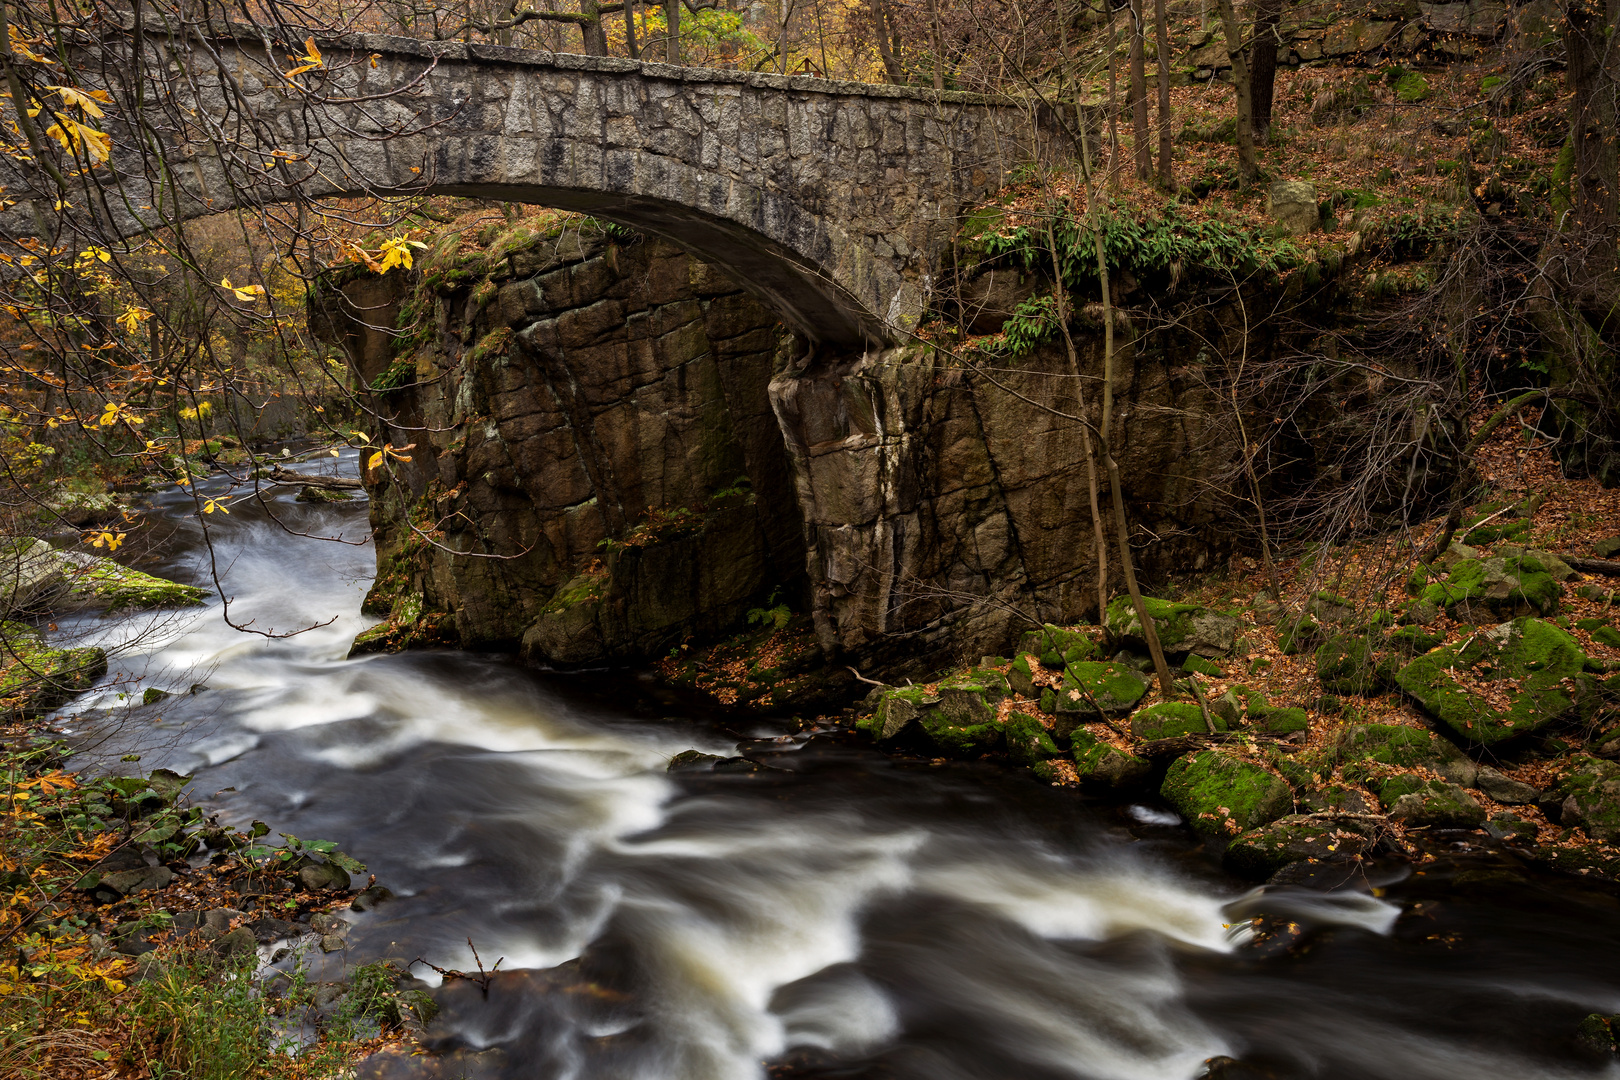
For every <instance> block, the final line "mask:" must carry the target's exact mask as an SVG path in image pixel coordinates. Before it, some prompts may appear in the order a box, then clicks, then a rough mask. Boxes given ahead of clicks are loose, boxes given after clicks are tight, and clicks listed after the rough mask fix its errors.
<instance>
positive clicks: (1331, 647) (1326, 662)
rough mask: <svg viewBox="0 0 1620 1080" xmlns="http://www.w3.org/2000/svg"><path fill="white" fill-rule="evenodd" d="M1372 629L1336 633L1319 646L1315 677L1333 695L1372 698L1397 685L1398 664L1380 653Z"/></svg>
mask: <svg viewBox="0 0 1620 1080" xmlns="http://www.w3.org/2000/svg"><path fill="white" fill-rule="evenodd" d="M1380 643H1381V642H1380V640H1379V639H1378V638H1376V637H1375V636H1374V633H1373V632H1363V633H1359V634H1336V635H1334V636H1333V637H1331V638H1329V639H1328V640H1327V641H1325V642H1323V643H1322V644H1321V645H1319V646H1317V649H1316V677H1317V678H1318V679H1319V680H1321V683H1322V689H1324V690H1326V691H1327V692H1328V693H1330V694H1355V695H1358V696H1361V697H1370V696H1372V695H1375V694H1381V693H1383V692H1384V691H1385V690H1388V689H1389V688H1390V687H1391V686H1393V685H1394V677H1395V665H1394V664H1393V662H1391V661H1390V660H1388V659H1386V658H1384V657H1382V656H1379V655H1377V652H1376V648H1377V645H1378V644H1380Z"/></svg>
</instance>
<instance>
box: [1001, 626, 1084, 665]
mask: <svg viewBox="0 0 1620 1080" xmlns="http://www.w3.org/2000/svg"><path fill="white" fill-rule="evenodd" d="M1099 652H1101V649H1100V648H1099V647H1098V645H1097V642H1096V641H1095V640H1094V638H1093V637H1092V636H1091V635H1090V634H1088V633H1087V632H1086V631H1084V630H1069V629H1065V628H1064V627H1061V626H1053V625H1052V624H1051V623H1048V624H1046V625H1045V626H1043V627H1041V628H1040V629H1039V630H1031V631H1029V632H1028V633H1026V634H1025V635H1024V636H1023V637H1022V638H1021V639H1020V640H1019V642H1018V648H1017V649H1015V650H1013V656H1014V658H1015V659H1019V658H1022V657H1024V656H1028V655H1033V656H1035V657H1038V658H1039V659H1040V662H1041V663H1042V664H1043V665H1045V666H1046V667H1052V668H1055V667H1062V666H1063V665H1064V664H1077V663H1080V662H1082V661H1085V660H1092V659H1095V658H1096V656H1097V654H1098V653H1099Z"/></svg>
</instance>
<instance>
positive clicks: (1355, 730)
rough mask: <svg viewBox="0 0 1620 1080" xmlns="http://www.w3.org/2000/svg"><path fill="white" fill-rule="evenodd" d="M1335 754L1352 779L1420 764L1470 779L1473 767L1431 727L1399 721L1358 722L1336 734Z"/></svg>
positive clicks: (1462, 779)
mask: <svg viewBox="0 0 1620 1080" xmlns="http://www.w3.org/2000/svg"><path fill="white" fill-rule="evenodd" d="M1334 754H1335V756H1336V758H1337V760H1339V761H1340V762H1342V763H1343V768H1342V769H1341V775H1342V776H1343V777H1344V778H1345V779H1346V780H1348V781H1350V782H1351V783H1361V782H1363V781H1371V780H1376V779H1378V778H1380V777H1383V776H1387V775H1388V774H1389V773H1391V772H1393V771H1397V770H1403V769H1414V768H1418V767H1420V766H1422V767H1427V768H1431V769H1433V770H1435V771H1436V772H1438V773H1439V774H1440V775H1442V776H1445V777H1447V778H1449V779H1451V780H1453V781H1458V782H1468V783H1472V782H1473V775H1474V767H1473V765H1472V763H1471V762H1470V761H1469V760H1468V758H1467V756H1466V755H1465V754H1463V752H1462V751H1461V750H1459V749H1457V747H1456V746H1454V745H1453V744H1451V743H1450V742H1447V741H1446V740H1445V739H1443V738H1441V737H1440V736H1438V735H1436V734H1435V733H1434V732H1432V731H1425V730H1423V729H1422V728H1415V727H1406V726H1403V725H1400V724H1357V725H1355V726H1353V727H1349V728H1346V729H1345V731H1344V733H1343V734H1341V735H1340V736H1339V741H1338V743H1337V745H1336V746H1335V747H1334Z"/></svg>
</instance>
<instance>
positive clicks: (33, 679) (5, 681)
mask: <svg viewBox="0 0 1620 1080" xmlns="http://www.w3.org/2000/svg"><path fill="white" fill-rule="evenodd" d="M105 674H107V654H106V653H104V652H102V651H101V650H100V649H97V648H93V647H84V648H77V649H57V648H52V647H51V646H50V645H48V644H46V642H45V636H44V635H43V634H41V633H40V632H39V631H38V630H35V629H34V628H33V627H31V626H28V625H26V624H24V623H19V622H0V713H3V714H6V715H9V716H10V717H11V718H12V719H21V720H25V719H29V718H31V717H34V716H38V715H39V714H40V713H44V712H49V711H50V710H52V709H55V708H57V707H59V706H61V705H64V704H66V703H67V702H68V701H69V700H71V699H72V698H73V696H74V695H75V694H80V693H83V692H84V691H86V690H88V689H90V687H92V686H94V685H95V683H96V680H97V679H99V678H101V677H102V676H103V675H105Z"/></svg>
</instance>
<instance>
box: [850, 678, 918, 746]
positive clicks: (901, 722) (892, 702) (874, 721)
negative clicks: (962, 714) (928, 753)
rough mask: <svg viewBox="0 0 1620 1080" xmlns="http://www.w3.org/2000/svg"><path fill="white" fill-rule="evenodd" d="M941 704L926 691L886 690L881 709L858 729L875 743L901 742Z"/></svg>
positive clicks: (858, 725) (861, 722) (874, 711)
mask: <svg viewBox="0 0 1620 1080" xmlns="http://www.w3.org/2000/svg"><path fill="white" fill-rule="evenodd" d="M938 704H939V695H938V694H935V693H932V692H931V691H929V690H928V689H927V688H926V687H922V686H907V687H905V688H904V689H894V690H885V691H883V694H882V696H881V697H879V698H878V703H877V708H876V709H873V710H872V713H871V715H870V716H863V717H862V718H861V719H860V720H858V721H857V722H856V724H855V727H856V730H858V731H860V732H861V733H862V734H864V735H866V736H867V737H868V738H870V739H872V741H874V742H889V741H891V740H893V739H896V738H899V737H900V736H901V735H902V734H904V733H905V732H906V731H907V730H908V729H910V728H911V727H912V725H913V724H916V723H917V722H918V721H919V720H921V719H922V715H923V713H924V712H926V711H928V710H931V709H932V708H933V707H934V706H936V705H938Z"/></svg>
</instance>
